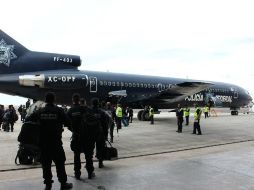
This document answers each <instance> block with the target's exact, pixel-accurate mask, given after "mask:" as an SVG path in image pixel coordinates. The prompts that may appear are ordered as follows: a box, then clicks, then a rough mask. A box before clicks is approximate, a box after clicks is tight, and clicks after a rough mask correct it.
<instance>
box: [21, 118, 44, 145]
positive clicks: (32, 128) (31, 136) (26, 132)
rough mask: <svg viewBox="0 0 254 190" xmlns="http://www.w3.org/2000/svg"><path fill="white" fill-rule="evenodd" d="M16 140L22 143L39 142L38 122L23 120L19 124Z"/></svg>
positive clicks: (32, 143) (34, 143)
mask: <svg viewBox="0 0 254 190" xmlns="http://www.w3.org/2000/svg"><path fill="white" fill-rule="evenodd" d="M18 141H19V142H20V143H22V144H30V145H36V146H38V144H39V124H38V123H35V122H29V121H28V122H25V123H23V125H22V126H21V130H20V133H19V135H18Z"/></svg>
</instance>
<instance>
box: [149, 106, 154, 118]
mask: <svg viewBox="0 0 254 190" xmlns="http://www.w3.org/2000/svg"><path fill="white" fill-rule="evenodd" d="M153 115H154V111H153V108H150V110H149V116H150V117H151V116H153Z"/></svg>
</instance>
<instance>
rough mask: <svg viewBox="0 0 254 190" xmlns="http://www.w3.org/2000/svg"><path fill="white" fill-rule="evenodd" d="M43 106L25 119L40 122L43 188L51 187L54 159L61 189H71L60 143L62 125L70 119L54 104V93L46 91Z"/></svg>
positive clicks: (66, 124)
mask: <svg viewBox="0 0 254 190" xmlns="http://www.w3.org/2000/svg"><path fill="white" fill-rule="evenodd" d="M45 101H46V105H45V107H44V108H41V109H39V110H37V111H36V112H34V113H32V114H31V115H30V116H29V117H28V118H27V120H31V121H38V122H39V124H40V137H39V147H40V149H41V164H42V170H43V178H44V184H46V187H45V190H50V189H51V188H52V183H53V182H54V181H53V180H52V172H51V164H52V161H54V163H55V165H56V172H57V177H58V180H59V182H60V183H61V189H71V188H72V183H67V175H66V171H65V160H66V157H65V152H64V149H63V143H62V132H63V125H65V126H70V120H69V119H68V117H67V115H66V114H65V113H64V111H63V109H62V108H60V107H58V106H56V105H54V101H55V95H54V94H53V93H47V95H46V97H45Z"/></svg>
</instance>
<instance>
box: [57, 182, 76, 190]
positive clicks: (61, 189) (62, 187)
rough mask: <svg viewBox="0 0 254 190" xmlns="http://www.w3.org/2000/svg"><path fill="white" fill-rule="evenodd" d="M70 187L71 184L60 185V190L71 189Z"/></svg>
mask: <svg viewBox="0 0 254 190" xmlns="http://www.w3.org/2000/svg"><path fill="white" fill-rule="evenodd" d="M72 187H73V185H72V183H61V188H60V190H65V189H72Z"/></svg>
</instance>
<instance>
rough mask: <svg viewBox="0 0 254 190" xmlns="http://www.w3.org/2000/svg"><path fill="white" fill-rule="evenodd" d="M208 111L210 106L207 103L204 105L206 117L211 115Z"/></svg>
mask: <svg viewBox="0 0 254 190" xmlns="http://www.w3.org/2000/svg"><path fill="white" fill-rule="evenodd" d="M208 112H209V107H208V106H207V105H205V107H204V114H205V118H207V117H209V116H208Z"/></svg>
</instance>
